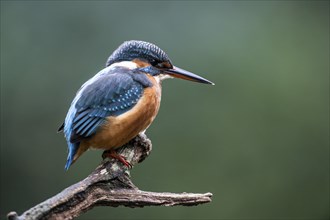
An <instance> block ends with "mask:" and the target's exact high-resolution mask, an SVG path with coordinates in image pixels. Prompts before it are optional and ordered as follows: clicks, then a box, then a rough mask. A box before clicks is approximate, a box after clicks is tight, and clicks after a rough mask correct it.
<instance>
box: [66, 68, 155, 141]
mask: <svg viewBox="0 0 330 220" xmlns="http://www.w3.org/2000/svg"><path fill="white" fill-rule="evenodd" d="M149 86H152V84H151V82H150V81H149V79H148V77H147V76H146V75H145V74H142V73H133V72H128V71H127V69H126V71H125V73H118V72H117V73H116V72H115V73H111V74H103V75H101V76H99V77H97V78H96V79H95V81H93V82H91V83H89V84H88V85H86V86H85V87H83V88H82V91H81V92H79V93H78V94H77V96H78V95H79V97H76V102H75V103H73V104H74V106H72V107H74V108H75V111H74V112H75V114H74V116H73V117H72V118H71V117H70V118H71V121H70V123H69V124H70V125H68V126H70V127H71V128H70V137H67V138H69V141H70V142H71V143H77V142H79V141H80V140H81V139H83V138H86V137H89V136H91V135H93V134H94V133H95V132H96V131H97V129H98V128H99V127H100V126H101V125H102V124H103V123H104V122H105V120H106V118H107V117H109V116H117V115H120V114H122V113H124V112H126V111H128V110H130V109H131V108H133V107H134V106H135V104H136V103H137V102H138V100H139V99H140V97H141V96H142V94H143V91H144V88H145V87H149ZM65 126H66V125H65ZM64 130H65V129H64Z"/></svg>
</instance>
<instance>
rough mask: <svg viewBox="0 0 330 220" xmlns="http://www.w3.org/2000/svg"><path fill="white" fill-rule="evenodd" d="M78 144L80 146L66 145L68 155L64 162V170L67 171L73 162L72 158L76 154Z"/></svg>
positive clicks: (75, 144) (74, 144)
mask: <svg viewBox="0 0 330 220" xmlns="http://www.w3.org/2000/svg"><path fill="white" fill-rule="evenodd" d="M79 144H80V143H79V142H78V143H68V149H69V154H68V158H67V160H66V164H65V167H64V169H65V170H68V169H69V168H70V166H71V165H72V163H73V162H74V156H75V155H76V153H77V150H78V148H79Z"/></svg>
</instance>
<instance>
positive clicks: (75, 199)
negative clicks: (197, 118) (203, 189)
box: [7, 134, 212, 220]
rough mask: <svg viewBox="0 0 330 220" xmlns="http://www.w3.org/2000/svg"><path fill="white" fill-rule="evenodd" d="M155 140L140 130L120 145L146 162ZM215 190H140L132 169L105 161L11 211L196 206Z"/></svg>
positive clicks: (12, 217) (69, 214)
mask: <svg viewBox="0 0 330 220" xmlns="http://www.w3.org/2000/svg"><path fill="white" fill-rule="evenodd" d="M151 146H152V145H151V142H150V140H149V139H148V138H147V137H146V136H145V135H144V134H140V135H139V136H137V137H136V138H134V139H133V140H132V141H130V142H129V143H128V144H126V145H125V146H123V147H122V148H120V149H118V153H120V154H121V155H123V156H124V157H125V158H126V160H127V161H128V162H129V163H130V164H131V165H132V166H134V165H136V164H137V163H140V162H142V161H143V160H144V159H145V158H146V157H147V156H148V155H149V153H150V151H151ZM211 197H212V194H211V193H205V194H195V193H157V192H146V191H141V190H139V189H138V188H137V187H136V186H135V185H134V184H133V183H132V181H131V179H130V176H129V171H128V170H127V168H126V167H125V166H124V165H123V164H122V163H121V162H119V161H117V160H115V159H112V160H110V161H103V163H102V164H101V165H99V166H98V167H97V168H96V169H95V170H94V171H93V172H92V173H91V174H90V175H89V176H88V177H86V178H85V179H84V180H81V181H80V182H78V183H76V184H74V185H72V186H70V187H68V188H66V189H65V190H63V191H62V192H60V193H59V194H57V195H55V196H54V197H52V198H50V199H48V200H46V201H44V202H42V203H40V204H38V205H36V206H35V207H33V208H31V209H29V210H27V211H26V212H24V213H23V214H22V215H21V216H18V214H17V213H16V212H10V213H9V214H8V215H7V218H8V219H9V220H23V219H24V220H25V219H26V220H28V219H73V218H75V217H77V216H79V215H80V214H81V213H83V212H86V211H87V210H89V209H92V208H93V207H95V206H112V207H117V206H121V205H122V206H127V207H131V208H134V207H143V206H176V205H183V206H193V205H198V204H203V203H208V202H211Z"/></svg>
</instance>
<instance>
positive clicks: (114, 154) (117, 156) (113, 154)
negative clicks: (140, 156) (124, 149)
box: [102, 150, 133, 169]
mask: <svg viewBox="0 0 330 220" xmlns="http://www.w3.org/2000/svg"><path fill="white" fill-rule="evenodd" d="M110 157H111V158H114V159H117V160H119V161H120V162H121V163H122V164H124V165H125V166H126V167H127V168H128V169H132V167H133V166H132V164H131V163H130V162H128V161H127V160H126V158H125V157H124V156H122V155H120V154H118V153H117V152H116V151H115V150H106V151H104V152H103V154H102V158H103V160H104V159H106V158H110Z"/></svg>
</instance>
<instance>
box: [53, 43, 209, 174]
mask: <svg viewBox="0 0 330 220" xmlns="http://www.w3.org/2000/svg"><path fill="white" fill-rule="evenodd" d="M168 78H181V79H185V80H190V81H194V82H198V83H204V84H212V85H214V83H213V82H211V81H209V80H207V79H205V78H203V77H201V76H198V75H196V74H194V73H191V72H189V71H187V70H184V69H181V68H179V67H176V66H174V65H173V64H172V61H171V60H170V58H169V57H168V55H167V54H166V53H165V52H164V51H163V50H162V49H160V48H159V47H158V46H156V45H155V44H153V43H149V42H145V41H140V40H130V41H125V42H124V43H122V44H121V45H120V46H119V47H118V48H117V49H116V50H115V51H114V52H113V53H112V54H111V55H110V56H109V58H108V59H107V61H106V66H105V68H104V69H102V70H100V71H99V72H98V73H97V74H96V75H94V76H93V77H92V78H90V79H89V80H88V81H86V82H85V83H84V84H83V85H82V86H81V88H80V89H79V90H78V91H77V93H76V96H75V98H74V99H73V101H72V103H71V105H70V108H69V110H68V112H67V115H66V117H65V120H64V123H63V124H62V125H61V126H60V127H59V129H58V132H61V131H63V133H64V136H65V139H66V141H67V145H68V156H67V161H66V164H65V170H68V169H69V167H70V166H71V165H72V164H73V163H74V162H75V161H77V159H78V158H79V157H80V156H81V155H82V154H83V153H84V152H85V151H86V150H88V149H90V148H91V149H100V150H104V153H103V155H102V156H103V158H105V157H112V158H117V159H118V160H119V161H121V162H122V163H123V164H124V165H126V166H127V167H130V164H129V162H127V161H126V160H125V158H124V157H123V156H121V155H119V154H117V153H116V151H115V150H116V149H117V148H119V147H121V146H123V145H124V144H126V143H127V142H129V141H130V140H131V139H133V138H134V137H135V136H137V135H138V134H139V133H143V132H145V130H146V129H147V128H148V127H149V125H150V124H151V123H152V122H153V120H154V119H155V117H156V115H157V113H158V110H159V107H160V102H161V93H162V85H161V83H162V81H163V80H164V79H168Z"/></svg>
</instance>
